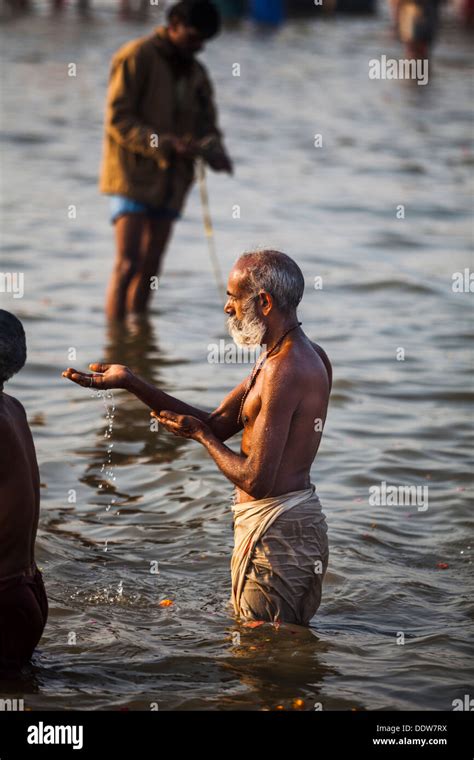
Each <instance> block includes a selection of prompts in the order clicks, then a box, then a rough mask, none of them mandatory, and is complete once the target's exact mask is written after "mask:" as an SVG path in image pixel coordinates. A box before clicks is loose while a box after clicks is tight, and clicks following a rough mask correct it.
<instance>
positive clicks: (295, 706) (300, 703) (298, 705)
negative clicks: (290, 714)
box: [293, 699, 304, 710]
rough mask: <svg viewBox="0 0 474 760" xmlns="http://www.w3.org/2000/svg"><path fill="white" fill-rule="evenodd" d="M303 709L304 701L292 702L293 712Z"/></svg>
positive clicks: (295, 700)
mask: <svg viewBox="0 0 474 760" xmlns="http://www.w3.org/2000/svg"><path fill="white" fill-rule="evenodd" d="M303 707H304V699H294V700H293V710H301V709H302V708H303Z"/></svg>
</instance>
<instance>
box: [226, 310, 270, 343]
mask: <svg viewBox="0 0 474 760" xmlns="http://www.w3.org/2000/svg"><path fill="white" fill-rule="evenodd" d="M227 329H228V330H229V333H230V336H231V338H232V339H233V340H234V341H235V343H236V344H237V345H238V346H261V345H262V343H263V338H264V335H265V332H266V327H265V323H264V322H262V320H261V319H260V317H258V316H257V310H256V308H255V302H254V300H253V299H251V300H250V301H249V304H248V305H247V306H245V307H244V309H243V317H242V319H237V317H229V318H228V320H227Z"/></svg>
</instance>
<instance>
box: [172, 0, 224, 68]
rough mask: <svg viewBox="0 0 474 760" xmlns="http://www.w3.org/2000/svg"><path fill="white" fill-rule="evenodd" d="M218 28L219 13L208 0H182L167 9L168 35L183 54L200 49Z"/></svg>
mask: <svg viewBox="0 0 474 760" xmlns="http://www.w3.org/2000/svg"><path fill="white" fill-rule="evenodd" d="M220 28H221V17H220V13H219V11H218V10H217V8H216V6H215V5H214V3H211V2H209V1H208V0H182V2H180V3H176V4H175V5H172V6H171V8H170V9H169V11H168V26H167V30H168V37H169V39H170V40H171V42H172V43H173V45H176V47H177V48H178V49H179V50H180V52H181V53H182V54H183V55H185V56H192V55H194V54H195V53H198V52H199V51H200V50H202V49H203V47H204V41H205V40H209V39H211V37H215V35H216V34H218V33H219V31H220Z"/></svg>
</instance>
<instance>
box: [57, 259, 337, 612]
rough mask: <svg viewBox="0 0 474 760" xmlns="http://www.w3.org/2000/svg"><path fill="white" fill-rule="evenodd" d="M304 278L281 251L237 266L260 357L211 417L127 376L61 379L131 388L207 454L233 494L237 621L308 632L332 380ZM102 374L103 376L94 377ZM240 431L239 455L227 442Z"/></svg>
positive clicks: (232, 280) (231, 293) (232, 326)
mask: <svg viewBox="0 0 474 760" xmlns="http://www.w3.org/2000/svg"><path fill="white" fill-rule="evenodd" d="M303 291H304V279H303V275H302V273H301V270H300V268H299V267H298V265H297V264H296V263H295V262H294V261H293V260H292V259H291V258H290V257H289V256H287V255H286V254H284V253H280V252H278V251H260V252H253V253H247V254H244V255H243V256H241V257H240V258H239V259H238V261H237V262H236V264H235V265H234V268H233V269H232V271H231V273H230V277H229V281H228V291H227V297H228V298H227V303H226V305H225V312H226V313H227V314H228V317H229V319H228V326H229V331H230V333H231V335H232V337H233V338H234V340H235V341H236V343H238V344H240V345H245V346H252V345H261V346H263V347H264V349H265V350H264V351H263V352H262V353H261V355H260V356H259V358H258V360H257V363H256V365H255V367H254V369H253V371H252V373H251V375H250V376H249V377H247V378H246V379H245V380H243V381H242V383H240V385H238V386H237V387H236V388H235V389H234V390H233V391H232V392H231V393H230V394H229V395H228V396H227V397H226V398H225V399H224V400H223V401H222V403H221V404H220V405H219V406H218V408H217V409H215V410H214V411H213V412H207V411H203V410H201V409H198V408H195V407H193V406H190V405H189V404H186V403H184V402H182V401H179V400H178V399H176V398H173V397H172V396H169V395H167V394H166V393H164V392H163V391H161V390H159V389H157V388H155V387H153V386H151V385H149V384H148V383H146V382H144V381H143V380H141V379H140V378H138V377H136V376H134V375H133V373H132V372H131V371H130V370H129V369H128V368H127V367H124V366H121V365H117V364H107V365H104V364H91V365H90V369H91V370H92V371H93V374H85V373H82V372H78V371H77V370H74V369H68V370H66V372H64V373H63V374H64V376H65V377H67V378H69V379H70V380H73V381H74V382H76V383H78V384H79V385H83V386H86V387H91V386H92V387H94V388H98V389H102V388H125V389H127V390H129V391H130V392H131V393H133V394H135V396H137V398H139V399H140V400H141V401H143V402H144V403H145V404H146V405H147V406H149V407H150V408H151V409H152V410H153V412H152V415H153V416H155V417H156V418H157V419H158V420H159V422H161V424H162V425H163V427H165V428H166V429H167V430H169V431H170V432H172V433H174V434H175V435H177V436H181V437H183V438H193V439H194V440H195V441H197V442H199V443H200V444H201V445H203V446H204V447H205V448H206V449H207V451H208V452H209V454H210V455H211V456H212V458H213V459H214V461H215V462H216V464H217V466H218V467H219V469H220V470H221V472H222V473H223V474H224V475H225V476H226V477H227V478H228V479H229V480H230V481H231V482H232V483H233V484H234V485H235V487H236V492H235V502H234V504H233V507H232V509H233V513H234V531H235V549H234V553H233V557H232V564H231V570H232V602H233V606H234V611H235V612H236V614H238V615H239V616H240V617H241V618H243V619H246V620H265V621H272V622H275V621H281V622H288V623H297V624H302V625H307V624H308V623H309V621H310V619H311V618H312V616H313V615H314V613H315V612H316V610H317V608H318V606H319V604H320V600H321V589H322V581H323V578H324V575H325V572H326V568H327V563H328V556H329V551H328V542H327V526H326V521H325V517H324V514H323V513H322V511H321V505H320V502H319V499H318V497H317V495H316V493H315V488H314V486H313V485H312V484H311V482H310V468H311V465H312V463H313V460H314V458H315V456H316V453H317V451H318V448H319V444H320V441H321V436H322V429H323V427H324V422H325V419H326V412H327V406H328V400H329V393H330V390H331V383H332V370H331V365H330V362H329V359H328V357H327V356H326V354H325V352H324V351H323V350H322V349H321V348H320V347H319V346H318V345H316V344H315V343H313V342H312V341H310V340H309V338H308V337H307V336H306V335H305V333H304V332H303V330H302V329H301V326H300V325H301V323H299V322H298V319H297V315H296V309H297V306H298V304H299V302H300V300H301V298H302V296H303ZM97 373H101V374H97ZM241 430H242V431H243V435H242V444H241V451H240V453H239V454H237V453H235V452H234V451H232V449H230V448H229V447H228V446H226V444H225V443H224V442H225V441H227V439H229V438H231V437H232V436H233V435H235V434H236V433H238V432H239V431H241Z"/></svg>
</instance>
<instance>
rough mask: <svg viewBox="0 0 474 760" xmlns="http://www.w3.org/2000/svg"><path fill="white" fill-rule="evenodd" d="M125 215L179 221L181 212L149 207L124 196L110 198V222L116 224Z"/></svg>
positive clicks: (161, 207)
mask: <svg viewBox="0 0 474 760" xmlns="http://www.w3.org/2000/svg"><path fill="white" fill-rule="evenodd" d="M124 214H146V215H147V216H149V217H151V218H152V219H171V220H173V219H177V218H178V217H179V211H175V210H174V209H172V208H165V207H164V206H149V205H148V203H140V201H134V200H133V199H132V198H126V197H125V196H124V195H111V196H110V222H111V224H114V223H115V222H116V221H117V219H118V218H119V216H123V215H124Z"/></svg>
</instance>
